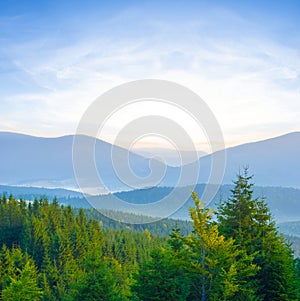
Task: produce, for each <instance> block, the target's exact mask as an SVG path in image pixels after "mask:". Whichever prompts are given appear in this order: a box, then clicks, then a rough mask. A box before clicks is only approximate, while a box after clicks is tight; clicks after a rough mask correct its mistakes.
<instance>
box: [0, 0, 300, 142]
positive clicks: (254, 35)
mask: <svg viewBox="0 0 300 301" xmlns="http://www.w3.org/2000/svg"><path fill="white" fill-rule="evenodd" d="M299 16H300V2H299V1H1V2H0V130H1V131H14V132H22V133H28V134H33V135H39V136H58V135H64V134H69V133H74V132H75V130H76V126H77V124H78V121H79V119H80V117H81V115H82V113H83V112H84V110H85V109H86V108H87V106H88V105H89V104H90V103H91V102H92V101H93V100H94V99H95V98H96V97H97V96H99V95H101V94H102V93H103V92H105V91H106V90H107V89H110V88H112V87H114V86H116V85H118V84H121V83H124V82H127V81H129V80H136V79H142V78H159V79H166V80H171V81H175V82H178V83H180V84H183V85H185V86H187V87H188V88H191V89H192V90H194V91H195V92H197V93H198V94H199V95H200V96H201V97H202V98H203V99H204V100H205V101H206V102H207V104H208V105H209V106H210V108H211V109H212V111H213V112H214V114H215V115H216V117H217V119H218V120H219V123H220V125H221V127H222V130H223V133H224V137H225V140H226V144H227V145H235V144H239V143H243V142H246V141H253V140H258V139H263V138H267V137H271V136H276V135H280V134H282V133H286V132H291V131H299V130H300V122H299V120H300V35H299V32H300V18H299ZM118 126H119V127H120V124H119V125H118V124H115V125H114V124H111V126H110V128H109V129H107V132H106V134H105V135H106V136H105V135H104V136H105V137H104V138H105V139H107V140H109V139H110V137H111V135H112V133H110V131H112V132H113V131H114V130H116V129H117V128H118ZM191 131H192V127H191Z"/></svg>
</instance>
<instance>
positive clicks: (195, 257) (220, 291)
mask: <svg viewBox="0 0 300 301" xmlns="http://www.w3.org/2000/svg"><path fill="white" fill-rule="evenodd" d="M192 198H193V200H194V202H195V208H190V215H191V218H192V221H193V228H194V230H193V233H192V234H190V235H188V236H187V237H184V236H177V238H179V239H180V240H181V241H182V243H183V246H184V250H185V251H184V252H183V254H184V253H185V255H184V256H183V261H182V266H183V267H184V268H185V269H186V271H188V272H189V275H190V278H191V284H192V287H193V294H192V295H191V296H190V299H189V300H201V301H205V300H207V301H208V300H232V299H234V300H236V296H237V295H238V294H239V293H240V292H244V291H246V292H247V294H248V295H249V296H250V295H251V294H252V291H251V290H249V289H248V288H245V287H243V286H242V284H241V282H240V276H241V274H243V275H253V274H255V272H256V270H257V269H256V267H255V265H253V264H252V258H251V256H248V255H246V254H245V253H243V252H241V251H239V250H238V249H237V247H236V245H235V244H234V240H233V239H232V238H228V239H225V237H224V236H223V235H220V234H219V229H218V224H216V223H215V222H214V221H213V212H212V210H211V209H207V208H206V209H205V208H203V207H202V205H201V202H200V200H199V199H198V196H197V194H196V193H195V192H193V193H192ZM180 253H181V254H182V252H180ZM180 253H179V254H180Z"/></svg>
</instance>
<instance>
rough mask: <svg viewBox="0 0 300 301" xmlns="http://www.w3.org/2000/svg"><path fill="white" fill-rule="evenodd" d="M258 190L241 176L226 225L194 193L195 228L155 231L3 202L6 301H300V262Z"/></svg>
mask: <svg viewBox="0 0 300 301" xmlns="http://www.w3.org/2000/svg"><path fill="white" fill-rule="evenodd" d="M250 182H251V177H249V176H248V174H247V171H246V172H245V174H243V175H239V176H238V179H237V181H236V182H235V188H234V189H233V190H232V196H231V197H230V198H229V199H228V200H227V201H226V202H225V203H224V204H223V205H221V206H220V208H219V210H218V212H217V215H216V216H215V213H214V212H213V210H212V209H207V208H203V206H202V204H201V201H200V200H199V199H198V196H197V194H196V193H192V199H193V201H194V206H193V207H192V208H190V217H191V221H175V220H171V219H165V220H162V221H160V222H156V223H153V222H151V218H150V219H149V218H147V217H145V221H147V224H145V225H126V224H122V223H118V222H115V221H111V220H109V219H108V218H105V217H104V216H103V215H101V214H100V213H99V212H97V211H96V210H94V209H85V210H84V209H76V210H75V211H74V210H73V209H72V208H71V207H70V206H67V207H64V206H60V205H59V203H58V201H57V199H54V201H53V202H52V203H49V202H48V201H47V200H46V199H41V200H37V199H36V200H34V202H32V203H28V204H26V203H25V202H24V201H22V200H16V199H14V198H13V197H12V196H10V197H9V198H6V197H5V196H3V197H0V243H1V246H2V250H1V251H0V296H1V299H2V300H4V301H5V300H24V301H26V300H33V301H34V300H35V301H38V300H39V301H75V300H76V301H77V300H80V301H85V300H88V301H90V300H91V301H92V300H106V301H129V300H131V301H142V300H143V301H147V300H149V301H150V300H156V301H159V300H170V301H172V300H174V301H175V300H176V301H197V300H201V301H215V300H218V301H222V300H224V301H225V300H235V301H246V300H248V301H260V300H263V301H269V300H272V301H273V300H275V301H276V300H287V301H288V300H300V298H299V292H298V287H300V280H299V279H300V264H299V259H296V260H294V258H293V254H292V252H291V249H290V246H289V244H288V243H287V242H286V241H285V239H284V238H283V236H281V235H280V234H279V233H278V230H277V228H276V226H275V223H274V222H273V220H272V217H271V214H270V211H269V209H268V207H267V206H266V203H265V201H264V200H260V199H256V198H254V197H253V192H252V190H253V189H252V187H253V185H252V184H251V183H250ZM110 214H114V218H118V217H120V218H119V219H120V220H122V218H121V216H119V215H121V214H122V213H120V212H115V213H110ZM216 217H217V218H216ZM131 218H133V219H135V218H137V217H136V216H134V215H133V216H131ZM138 218H139V219H140V218H141V217H138ZM149 222H150V223H149ZM172 229H173V230H172ZM167 235H169V240H168V239H167Z"/></svg>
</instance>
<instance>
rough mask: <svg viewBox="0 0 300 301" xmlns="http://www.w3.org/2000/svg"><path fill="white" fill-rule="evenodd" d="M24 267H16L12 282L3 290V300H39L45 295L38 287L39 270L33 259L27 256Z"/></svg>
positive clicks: (11, 276) (11, 277)
mask: <svg viewBox="0 0 300 301" xmlns="http://www.w3.org/2000/svg"><path fill="white" fill-rule="evenodd" d="M25 260H26V263H25V265H24V267H23V268H17V267H14V272H13V273H11V275H10V276H9V278H10V283H9V285H7V286H6V287H5V288H4V289H3V290H2V300H3V301H27V300H28V301H38V300H40V297H41V296H42V295H43V293H42V291H41V289H40V288H39V287H38V284H37V280H38V272H37V269H36V267H35V266H34V263H33V261H32V260H31V259H28V258H26V259H25Z"/></svg>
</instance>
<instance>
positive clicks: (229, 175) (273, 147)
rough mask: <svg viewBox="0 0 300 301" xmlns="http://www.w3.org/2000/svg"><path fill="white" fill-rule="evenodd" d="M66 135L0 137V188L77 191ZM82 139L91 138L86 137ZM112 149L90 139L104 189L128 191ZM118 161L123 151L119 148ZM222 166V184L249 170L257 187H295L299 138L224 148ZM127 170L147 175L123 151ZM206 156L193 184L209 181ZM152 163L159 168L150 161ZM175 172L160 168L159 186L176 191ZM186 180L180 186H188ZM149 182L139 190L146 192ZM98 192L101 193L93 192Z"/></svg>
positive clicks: (140, 161) (299, 178) (299, 182)
mask: <svg viewBox="0 0 300 301" xmlns="http://www.w3.org/2000/svg"><path fill="white" fill-rule="evenodd" d="M73 137H74V136H72V135H69V136H63V137H58V138H41V137H33V136H28V135H23V134H16V133H8V132H0V146H1V147H0V184H7V185H25V186H43V187H62V188H70V189H74V188H77V184H76V180H75V177H74V171H73V164H72V144H73ZM85 139H92V138H89V137H86V138H85ZM112 147H113V146H112V145H111V144H109V143H107V142H104V141H101V140H98V139H97V140H96V151H95V153H96V155H97V157H96V164H97V166H99V173H100V174H101V177H102V179H104V182H105V185H106V186H107V187H108V190H111V191H112V192H114V191H122V190H130V189H131V187H128V186H127V185H126V184H124V183H122V181H121V180H120V179H119V177H118V176H117V175H116V173H115V170H114V167H113V163H112V160H111V156H110V153H111V149H112ZM114 148H115V149H117V153H118V155H120V157H122V156H123V155H124V154H127V153H128V151H127V150H125V149H122V148H119V147H114ZM226 154H227V163H226V170H225V175H224V179H223V184H229V183H231V182H232V179H234V178H235V177H236V174H237V173H238V171H239V169H242V168H243V167H244V166H249V167H250V173H253V174H254V175H255V182H256V184H257V185H260V186H283V187H294V188H300V159H299V154H300V133H299V132H294V133H289V134H286V135H282V136H279V137H275V138H271V139H267V140H263V141H258V142H251V143H246V144H243V145H239V146H235V147H231V148H228V149H226ZM129 158H130V163H131V167H132V169H133V171H134V172H135V173H136V174H137V175H138V176H139V177H141V178H143V177H145V176H147V175H148V174H149V173H150V168H149V165H150V160H149V159H148V158H144V157H142V156H140V155H137V154H134V153H131V152H129ZM211 158H212V155H207V156H204V157H201V158H200V161H199V162H200V167H201V169H200V175H199V179H198V183H205V182H206V181H207V179H208V177H209V173H210V165H211ZM156 164H158V165H159V164H160V163H159V162H156ZM179 174H180V168H176V167H170V166H167V167H166V177H165V179H164V180H163V181H162V182H161V183H160V184H159V186H176V183H177V181H178V177H179ZM189 184H190V181H189V179H188V178H186V179H185V182H184V183H183V186H184V185H189ZM149 186H151V185H149V183H145V185H144V186H140V187H139V188H143V187H149ZM99 193H101V191H99Z"/></svg>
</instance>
